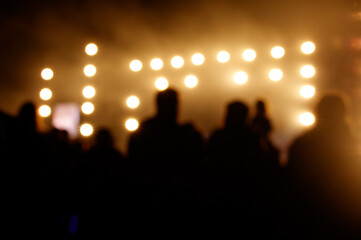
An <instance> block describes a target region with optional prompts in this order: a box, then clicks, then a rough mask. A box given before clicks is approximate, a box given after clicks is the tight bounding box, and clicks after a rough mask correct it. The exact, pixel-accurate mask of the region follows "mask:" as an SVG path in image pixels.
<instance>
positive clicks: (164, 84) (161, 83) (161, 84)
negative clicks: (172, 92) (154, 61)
mask: <svg viewBox="0 0 361 240" xmlns="http://www.w3.org/2000/svg"><path fill="white" fill-rule="evenodd" d="M155 87H156V88H157V89H158V90H160V91H163V90H166V89H167V88H168V80H167V79H166V78H164V77H160V78H157V80H156V81H155Z"/></svg>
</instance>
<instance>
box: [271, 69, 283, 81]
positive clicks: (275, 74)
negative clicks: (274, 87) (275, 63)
mask: <svg viewBox="0 0 361 240" xmlns="http://www.w3.org/2000/svg"><path fill="white" fill-rule="evenodd" d="M268 76H269V78H270V79H271V80H272V81H274V82H277V81H279V80H281V79H282V77H283V72H282V71H281V69H277V68H275V69H272V70H271V71H270V72H269V74H268Z"/></svg>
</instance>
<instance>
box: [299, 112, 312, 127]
mask: <svg viewBox="0 0 361 240" xmlns="http://www.w3.org/2000/svg"><path fill="white" fill-rule="evenodd" d="M299 122H300V124H302V125H303V126H311V125H313V124H314V123H315V116H314V115H313V114H312V113H310V112H304V113H302V114H301V115H300V116H299Z"/></svg>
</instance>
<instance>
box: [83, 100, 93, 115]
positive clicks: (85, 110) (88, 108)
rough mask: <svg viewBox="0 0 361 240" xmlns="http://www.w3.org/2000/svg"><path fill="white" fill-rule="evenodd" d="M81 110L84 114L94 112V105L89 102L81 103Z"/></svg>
mask: <svg viewBox="0 0 361 240" xmlns="http://www.w3.org/2000/svg"><path fill="white" fill-rule="evenodd" d="M81 111H82V112H83V113H84V114H92V113H93V112H94V105H93V104H92V103H91V102H85V103H83V105H81Z"/></svg>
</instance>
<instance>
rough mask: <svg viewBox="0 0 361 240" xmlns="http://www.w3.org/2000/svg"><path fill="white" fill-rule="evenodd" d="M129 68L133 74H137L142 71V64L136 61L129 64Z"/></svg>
mask: <svg viewBox="0 0 361 240" xmlns="http://www.w3.org/2000/svg"><path fill="white" fill-rule="evenodd" d="M129 67H130V70H132V71H133V72H139V71H140V70H142V67H143V64H142V62H141V61H139V60H137V59H136V60H133V61H131V62H130V64H129Z"/></svg>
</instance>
